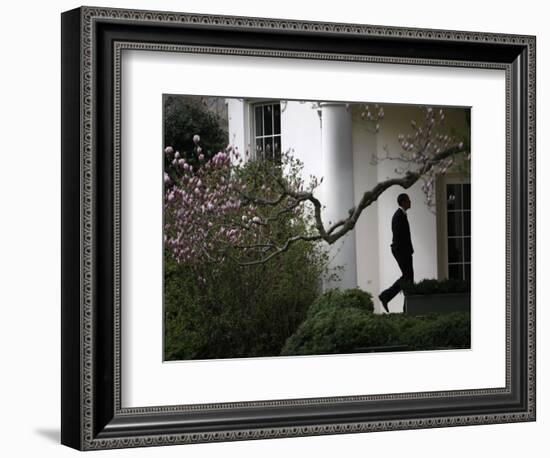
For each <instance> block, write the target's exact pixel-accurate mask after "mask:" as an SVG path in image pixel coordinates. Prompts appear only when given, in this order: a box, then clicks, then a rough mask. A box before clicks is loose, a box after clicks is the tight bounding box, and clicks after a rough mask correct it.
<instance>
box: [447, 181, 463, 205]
mask: <svg viewBox="0 0 550 458" xmlns="http://www.w3.org/2000/svg"><path fill="white" fill-rule="evenodd" d="M461 208H462V192H461V189H460V185H459V184H448V185H447V209H449V210H459V209H461Z"/></svg>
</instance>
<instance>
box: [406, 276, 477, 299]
mask: <svg viewBox="0 0 550 458" xmlns="http://www.w3.org/2000/svg"><path fill="white" fill-rule="evenodd" d="M469 291H470V282H469V281H464V280H456V279H453V278H451V279H447V280H434V279H425V280H422V281H421V282H418V283H414V284H408V285H405V286H404V288H403V292H404V293H405V294H406V295H416V294H448V293H467V292H469Z"/></svg>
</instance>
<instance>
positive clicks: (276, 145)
mask: <svg viewBox="0 0 550 458" xmlns="http://www.w3.org/2000/svg"><path fill="white" fill-rule="evenodd" d="M273 151H274V152H275V153H279V155H280V154H281V136H280V135H279V136H277V137H273Z"/></svg>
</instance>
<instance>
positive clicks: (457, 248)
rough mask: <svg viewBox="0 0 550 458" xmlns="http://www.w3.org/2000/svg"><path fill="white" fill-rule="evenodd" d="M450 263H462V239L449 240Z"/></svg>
mask: <svg viewBox="0 0 550 458" xmlns="http://www.w3.org/2000/svg"><path fill="white" fill-rule="evenodd" d="M447 247H448V255H449V262H462V261H463V257H462V249H463V247H462V239H461V238H454V239H451V238H449V239H447Z"/></svg>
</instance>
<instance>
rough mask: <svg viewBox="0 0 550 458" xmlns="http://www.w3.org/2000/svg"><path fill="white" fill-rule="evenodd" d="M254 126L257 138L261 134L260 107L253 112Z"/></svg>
mask: <svg viewBox="0 0 550 458" xmlns="http://www.w3.org/2000/svg"><path fill="white" fill-rule="evenodd" d="M254 124H255V125H256V136H257V137H259V136H261V135H263V134H262V131H263V128H262V107H256V108H255V110H254Z"/></svg>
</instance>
